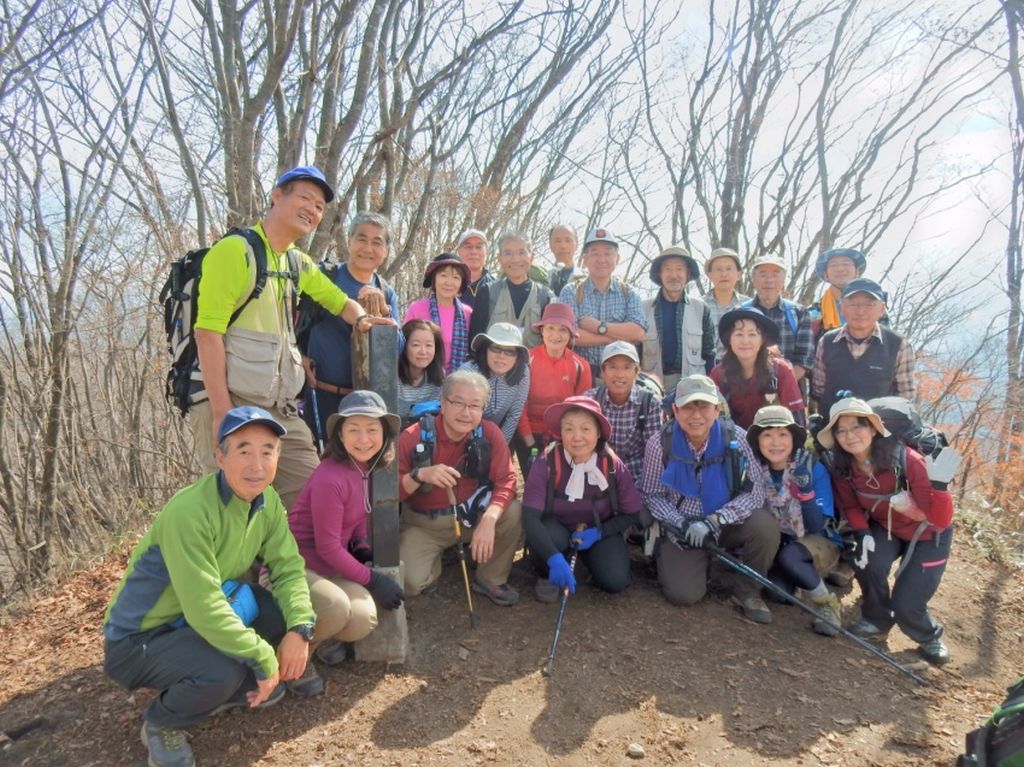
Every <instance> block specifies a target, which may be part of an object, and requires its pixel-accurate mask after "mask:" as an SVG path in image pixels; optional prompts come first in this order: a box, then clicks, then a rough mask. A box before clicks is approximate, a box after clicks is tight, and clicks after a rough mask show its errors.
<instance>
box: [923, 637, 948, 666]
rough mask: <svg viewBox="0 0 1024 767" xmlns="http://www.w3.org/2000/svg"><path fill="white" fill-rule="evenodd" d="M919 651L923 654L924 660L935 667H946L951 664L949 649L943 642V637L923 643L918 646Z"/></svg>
mask: <svg viewBox="0 0 1024 767" xmlns="http://www.w3.org/2000/svg"><path fill="white" fill-rule="evenodd" d="M917 651H918V652H919V653H920V654H921V657H922V658H924V659H925V660H926V661H928V662H929V663H931V664H932V665H933V666H944V665H945V664H947V663H949V648H948V647H946V643H945V642H943V641H942V637H935V639H929V640H928V641H927V642H922V643H921V644H920V645H918V647H917Z"/></svg>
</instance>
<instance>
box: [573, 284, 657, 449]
mask: <svg viewBox="0 0 1024 767" xmlns="http://www.w3.org/2000/svg"><path fill="white" fill-rule="evenodd" d="M578 287H579V286H578V285H577V284H576V283H573V282H570V283H569V284H568V285H566V286H565V287H564V288H562V292H561V293H559V294H558V300H559V302H561V303H563V304H568V305H569V306H570V307H571V308H572V313H573V314H574V315H576V320H577V321H579V319H580V318H581V317H595V318H597V319H598V320H600V321H601V322H635V323H636V324H637V325H639V326H640V327H642V328H643V329H644V330H647V322H646V321H645V320H644V311H643V308H642V307H641V306H640V296H639V294H638V293H637V292H636V291H635V290H633V288H631V287H629V286H628V285H626V284H624V283H623V282H622V280H620V279H618V278H612V281H611V284H610V285H609V286H608V290H606V291H605V292H604V293H602V292H601V291H599V290H598V289H597V287H595V285H594V283H593V282H592V281H591V280H590V278H587V279H586V280H584V281H583V300H582V301H581V302H580V303H576V291H577V289H578ZM606 345H607V344H599V345H598V346H578V347H576V348H575V351H576V353H577V354H579V355H580V356H581V357H582V358H583V359H585V360H586V361H587V362H589V363H590V364H591V365H592V366H593V367H594V368H595V369H597V368H600V366H601V354H603V353H604V347H605V346H606ZM623 460H625V458H623ZM627 463H628V461H627Z"/></svg>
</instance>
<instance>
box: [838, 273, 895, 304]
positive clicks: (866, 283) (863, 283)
mask: <svg viewBox="0 0 1024 767" xmlns="http://www.w3.org/2000/svg"><path fill="white" fill-rule="evenodd" d="M856 293H867V294H868V295H869V296H871V297H872V298H877V299H878V300H879V301H888V300H889V294H888V293H886V292H885V291H884V290H882V286H881V285H879V284H878V283H877V282H875V281H874V280H869V279H868V278H867V277H858V278H857V279H855V280H850V281H849V282H848V283H846V287H845V288H843V298H849V297H850V296H852V295H854V294H856Z"/></svg>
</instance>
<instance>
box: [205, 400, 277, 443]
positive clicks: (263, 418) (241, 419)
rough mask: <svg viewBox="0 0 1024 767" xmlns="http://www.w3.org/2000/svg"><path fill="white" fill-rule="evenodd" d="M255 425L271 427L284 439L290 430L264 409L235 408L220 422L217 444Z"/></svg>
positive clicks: (249, 406) (250, 407) (251, 407)
mask: <svg viewBox="0 0 1024 767" xmlns="http://www.w3.org/2000/svg"><path fill="white" fill-rule="evenodd" d="M254 423H261V424H263V425H264V426H268V427H270V430H271V431H272V432H274V434H276V435H277V436H279V437H283V436H284V435H285V434H287V433H288V430H287V429H286V428H284V426H282V425H281V424H280V423H278V422H277V420H276V419H275V418H274V416H272V415H271V414H270V413H268V412H267V411H266V410H264V409H263V408H261V407H255V406H253V405H245V406H243V407H233V408H231V409H230V410H229V411H228V412H227V413H225V414H224V418H223V419H221V422H220V428H219V429H217V442H223V441H224V438H225V437H227V436H228V435H230V434H234V433H235V432H236V431H238V430H239V429H241V428H242V427H243V426H250V425H251V424H254Z"/></svg>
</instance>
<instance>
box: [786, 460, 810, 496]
mask: <svg viewBox="0 0 1024 767" xmlns="http://www.w3.org/2000/svg"><path fill="white" fill-rule="evenodd" d="M789 476H790V479H792V480H793V484H794V485H796V487H797V489H798V490H799V491H800V492H802V493H806V492H807V491H808V490H810V489H811V487H812V485H813V479H812V478H811V469H810V467H809V466H808V465H807V464H806V463H805V462H803V461H801V462H800V463H798V464H797V465H796V466H795V467H793V471H791V472H790V474H789Z"/></svg>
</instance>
